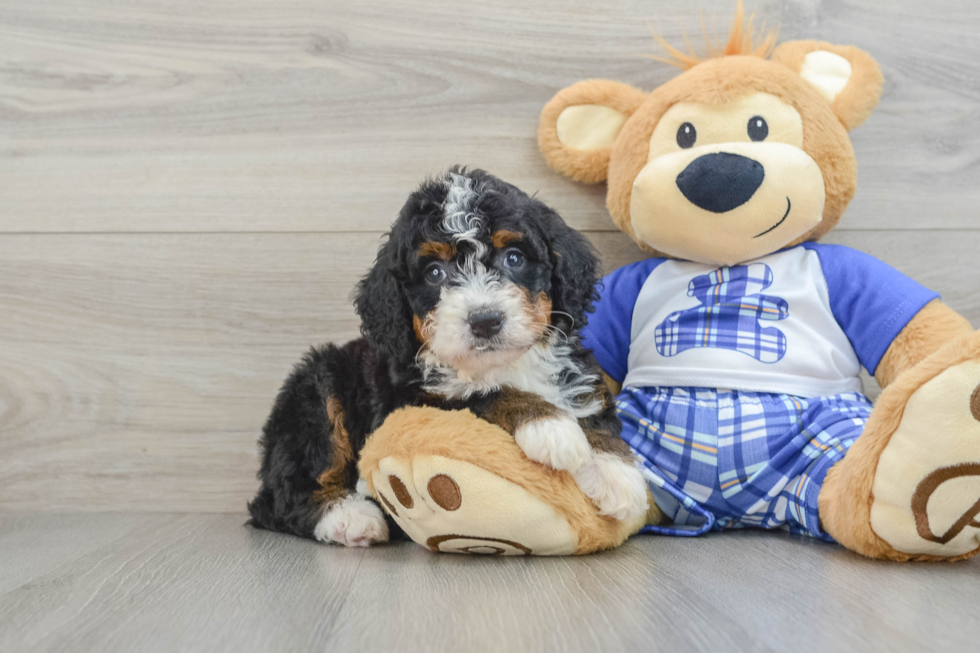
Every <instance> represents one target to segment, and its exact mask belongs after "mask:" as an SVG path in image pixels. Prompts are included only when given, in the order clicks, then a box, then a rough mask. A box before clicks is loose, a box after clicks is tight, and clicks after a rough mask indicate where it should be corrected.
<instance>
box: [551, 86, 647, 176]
mask: <svg viewBox="0 0 980 653" xmlns="http://www.w3.org/2000/svg"><path fill="white" fill-rule="evenodd" d="M645 97H646V96H645V95H644V94H643V91H640V90H639V89H636V88H633V87H632V86H628V85H626V84H621V83H619V82H613V81H609V80H606V79H589V80H586V81H584V82H579V83H577V84H572V85H571V86H569V87H568V88H565V89H562V90H561V91H558V94H557V95H555V97H553V98H551V101H550V102H548V104H546V105H545V107H544V109H543V110H542V111H541V122H540V124H539V125H538V147H540V148H541V152H542V153H543V154H544V158H545V159H546V160H547V161H548V165H549V166H551V167H552V168H554V169H555V170H557V171H558V172H560V173H561V174H563V175H567V176H569V177H571V178H572V179H574V180H576V181H584V182H586V183H590V184H591V183H596V182H599V181H603V180H605V178H606V175H607V174H608V172H609V157H610V155H611V154H612V146H613V143H615V142H616V137H617V136H619V132H620V130H621V129H622V128H623V125H624V124H625V123H626V121H627V120H628V119H629V117H630V116H631V115H633V112H634V111H636V109H637V108H638V107H639V106H640V105H641V104H643V100H644V98H645Z"/></svg>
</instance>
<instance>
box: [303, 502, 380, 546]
mask: <svg viewBox="0 0 980 653" xmlns="http://www.w3.org/2000/svg"><path fill="white" fill-rule="evenodd" d="M313 536H314V537H315V538H316V539H318V540H320V541H321V542H335V543H337V544H343V545H344V546H371V545H372V544H378V543H380V542H387V541H388V523H387V522H385V518H384V514H382V512H381V508H379V507H378V504H376V503H374V502H373V501H371V500H369V499H366V498H364V497H363V496H360V495H357V494H352V495H350V496H348V497H347V498H346V499H344V500H342V501H339V502H337V503H335V504H334V505H333V506H331V507H330V508H329V509H328V510H327V512H326V513H324V515H323V517H321V518H320V521H319V523H318V524H317V525H316V528H315V529H314V530H313Z"/></svg>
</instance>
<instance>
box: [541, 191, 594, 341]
mask: <svg viewBox="0 0 980 653" xmlns="http://www.w3.org/2000/svg"><path fill="white" fill-rule="evenodd" d="M536 205H537V211H538V223H539V224H540V225H541V227H542V231H543V232H544V236H545V238H546V239H547V241H548V249H549V257H550V259H551V261H550V262H551V301H552V304H553V306H552V311H553V315H552V324H554V325H555V326H556V327H558V328H559V329H561V330H562V331H564V332H565V333H569V334H570V333H571V332H572V331H575V330H576V329H581V328H582V327H583V326H585V321H586V318H585V314H586V313H591V312H592V311H593V310H595V309H594V308H593V306H592V304H593V302H595V301H596V300H597V299H598V298H599V295H598V292H597V291H596V283H597V282H598V281H599V256H598V254H597V253H596V251H595V248H594V247H593V246H592V243H591V242H589V240H588V238H586V237H585V236H583V235H582V234H581V233H579V232H577V231H575V230H574V229H572V228H571V227H569V226H568V225H567V224H565V221H564V220H562V218H561V216H559V215H558V213H556V212H555V211H553V210H551V209H550V208H548V207H547V206H545V205H544V204H542V203H540V202H536ZM563 313H567V314H568V315H563ZM569 316H571V317H569Z"/></svg>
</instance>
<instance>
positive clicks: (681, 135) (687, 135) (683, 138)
mask: <svg viewBox="0 0 980 653" xmlns="http://www.w3.org/2000/svg"><path fill="white" fill-rule="evenodd" d="M697 140H698V132H697V130H696V129H694V125H692V124H691V123H689V122H685V123H684V124H683V125H681V126H680V127H679V128H678V129H677V144H678V145H679V146H681V147H682V148H684V149H685V150H686V149H687V148H689V147H694V143H695V142H696V141H697Z"/></svg>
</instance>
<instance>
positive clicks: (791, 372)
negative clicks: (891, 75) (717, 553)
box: [359, 2, 980, 561]
mask: <svg viewBox="0 0 980 653" xmlns="http://www.w3.org/2000/svg"><path fill="white" fill-rule="evenodd" d="M663 45H664V46H665V47H666V48H667V50H668V52H669V53H670V55H671V58H670V60H669V63H672V64H674V65H676V66H677V67H678V68H680V69H681V71H682V72H681V74H679V75H678V76H677V77H675V78H674V79H672V80H670V81H669V82H667V83H666V84H664V85H662V86H660V87H659V88H656V89H654V90H652V91H651V92H644V91H641V90H639V89H637V88H634V87H632V86H629V85H626V84H622V83H619V82H615V81H607V80H588V81H583V82H579V83H576V84H573V85H572V86H570V87H568V88H565V89H564V90H561V91H560V92H558V93H557V95H555V96H554V98H553V99H552V100H551V101H550V102H548V103H547V105H546V106H545V107H544V109H543V111H542V113H541V116H540V125H539V133H538V142H539V146H540V149H541V151H542V152H543V154H544V156H545V159H546V160H547V162H548V164H549V165H550V166H551V167H552V168H554V169H555V170H556V171H558V172H559V173H561V174H563V175H566V176H568V177H570V178H572V179H573V180H576V181H580V182H585V183H599V182H606V184H607V207H608V210H609V214H610V216H611V217H612V219H613V221H614V223H615V224H616V225H617V226H618V227H619V229H621V230H622V231H623V232H624V233H625V234H627V235H628V236H629V237H630V238H632V239H633V240H634V241H635V242H636V243H637V245H638V246H639V247H640V248H641V249H643V250H644V251H646V252H648V253H649V254H650V257H649V258H647V259H645V260H642V261H640V262H638V263H634V264H632V265H628V266H626V267H624V268H621V269H619V270H616V271H614V272H612V273H611V274H609V275H607V276H606V277H605V278H604V280H603V283H602V286H601V289H600V299H599V301H598V302H597V303H596V307H595V308H596V310H595V312H594V313H593V314H592V315H591V316H590V317H589V321H588V324H587V325H586V326H585V327H584V329H583V338H584V342H585V344H586V346H587V347H589V348H591V349H592V350H593V352H594V353H595V356H596V358H597V359H598V361H599V363H600V365H601V367H602V369H603V371H604V373H605V375H606V376H605V378H606V379H607V382H608V384H609V385H610V386H611V387H612V388H614V390H615V393H616V394H617V397H616V407H617V413H618V415H619V417H620V419H621V421H622V424H623V438H624V439H625V440H626V442H627V443H628V444H629V445H630V446H631V448H632V449H633V451H634V452H635V453H636V455H637V459H638V464H639V465H640V466H641V468H642V471H643V474H644V477H645V478H646V479H647V481H648V484H649V489H650V492H651V496H652V498H653V499H654V501H653V502H652V503H651V508H650V511H649V512H648V513H647V514H646V515H644V516H643V517H642V518H639V519H636V520H633V521H631V522H629V523H626V522H618V521H616V520H614V519H612V518H610V517H606V516H602V515H599V514H598V513H597V510H596V507H595V506H594V505H592V504H591V502H590V501H589V500H588V499H587V498H586V497H585V496H584V495H583V494H582V493H581V491H580V490H579V489H578V488H577V486H575V484H574V482H573V481H572V479H571V478H570V477H569V476H568V475H567V473H565V472H556V471H554V470H550V469H548V468H546V467H544V466H542V465H538V464H536V463H533V462H531V461H529V460H528V459H527V458H526V457H524V456H523V454H522V452H521V451H520V449H519V448H518V447H517V446H516V444H515V443H514V439H513V437H511V436H510V435H509V434H508V433H506V432H504V431H503V430H501V429H499V428H498V427H496V426H493V425H491V424H489V423H486V422H482V421H481V420H479V419H477V418H476V417H475V416H474V415H472V414H471V413H467V412H465V411H463V412H445V411H438V410H436V409H431V408H406V409H402V410H399V411H396V412H395V413H393V414H392V415H391V416H390V417H389V418H388V419H387V420H386V421H385V423H384V424H383V425H382V427H381V428H380V429H378V431H376V432H375V433H374V434H373V435H372V436H371V437H370V439H369V441H368V443H367V445H366V446H365V448H364V450H363V451H362V453H361V458H360V461H359V471H360V474H361V477H362V478H363V479H364V480H365V482H366V485H367V486H368V491H369V492H371V493H373V494H374V496H376V497H380V500H381V502H382V504H383V506H384V508H385V511H386V512H387V513H388V514H389V515H390V516H391V517H392V519H393V520H394V521H395V522H397V523H398V525H399V526H400V527H401V528H402V529H403V530H404V531H405V532H406V533H407V534H408V535H409V536H410V537H411V538H412V539H413V540H415V541H416V542H418V543H419V544H422V545H424V546H426V547H428V548H429V549H431V550H433V551H454V552H461V553H482V554H495V555H528V554H541V555H548V554H552V555H556V554H570V553H589V552H592V551H598V550H601V549H606V548H610V547H613V546H617V545H618V544H620V543H622V542H623V541H624V540H625V539H626V538H627V537H629V536H630V535H632V534H634V533H636V532H638V531H644V532H656V533H661V534H666V535H673V536H697V535H700V534H702V533H705V532H708V531H712V530H725V529H730V528H744V527H761V528H781V529H786V530H789V531H791V532H794V533H800V534H804V535H809V536H812V537H815V538H820V539H823V540H828V541H834V542H837V543H839V544H841V545H843V546H844V547H846V548H848V549H850V550H852V551H855V552H857V553H860V554H862V555H865V556H869V557H872V558H878V559H886V560H897V561H906V560H957V559H964V558H968V557H971V556H973V555H976V554H977V553H978V552H980V334H978V333H977V332H975V331H974V329H973V328H972V326H971V325H970V324H969V323H968V322H967V321H966V320H965V319H964V318H962V317H961V316H959V315H957V314H956V313H955V312H954V311H953V310H952V309H951V308H949V307H947V306H946V305H945V304H943V303H942V302H941V300H940V298H939V297H938V295H937V294H936V293H934V292H932V291H930V290H928V289H926V288H924V287H923V286H922V285H920V284H919V283H917V282H915V281H914V280H912V279H910V278H908V277H906V276H904V275H903V274H901V273H899V272H898V271H896V270H894V269H893V268H891V267H889V266H888V265H886V264H884V263H883V262H881V261H878V260H876V259H874V258H873V257H871V256H869V255H867V254H864V253H861V252H858V251H855V250H853V249H849V248H847V247H842V246H835V245H824V244H821V243H819V240H820V238H821V237H823V236H824V235H826V234H827V233H828V232H829V231H830V230H831V229H832V228H833V227H834V226H835V225H836V224H837V223H838V221H839V220H840V219H841V216H842V214H843V212H844V210H845V208H846V206H847V204H848V203H849V201H850V200H851V198H852V197H853V195H854V192H855V188H856V182H857V168H856V162H855V155H854V151H853V149H852V146H851V141H850V139H849V137H848V132H849V131H850V130H851V129H854V128H856V127H858V126H859V125H860V124H861V123H862V122H863V121H864V120H865V119H867V118H868V117H869V115H870V114H871V112H872V111H873V110H874V108H875V107H876V105H877V104H878V101H879V98H880V95H881V90H882V84H883V77H882V74H881V71H880V69H879V67H878V65H877V64H876V62H875V61H874V59H872V57H871V56H870V55H868V54H867V53H865V52H863V51H861V50H859V49H857V48H855V47H850V46H838V45H832V44H830V43H822V42H816V41H789V42H785V43H782V44H780V45H778V47H777V46H776V43H775V37H774V35H773V34H772V33H770V34H768V35H765V36H764V37H763V38H761V39H759V38H757V37H756V35H755V34H753V30H752V28H751V20H746V19H745V17H744V13H743V10H742V5H741V2H740V3H739V5H738V9H737V13H736V18H735V21H734V26H733V28H732V30H731V33H730V36H729V39H728V42H727V43H726V44H725V45H724V46H722V47H721V48H720V49H719V50H718V51H717V52H711V53H710V54H709V56H707V57H698V56H695V55H694V54H687V53H683V52H681V51H678V50H676V49H675V48H672V47H671V46H669V45H668V44H666V43H663ZM862 367H863V368H864V369H866V370H868V372H869V373H871V374H873V375H874V376H875V378H876V379H877V381H878V383H879V384H880V385H881V387H882V388H883V392H882V394H881V396H880V397H879V398H878V400H877V402H876V403H875V404H874V405H873V404H872V402H871V401H870V400H869V399H868V398H867V397H866V396H865V395H864V394H863V388H862V384H861V380H860V377H859V374H860V371H861V368H862ZM392 497H393V498H392ZM396 504H397V505H396Z"/></svg>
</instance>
